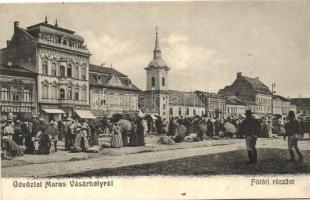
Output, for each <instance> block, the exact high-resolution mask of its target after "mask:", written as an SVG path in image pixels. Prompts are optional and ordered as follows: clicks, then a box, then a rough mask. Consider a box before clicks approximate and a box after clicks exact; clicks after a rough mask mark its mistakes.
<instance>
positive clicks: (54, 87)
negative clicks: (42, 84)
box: [51, 83, 57, 100]
mask: <svg viewBox="0 0 310 200" xmlns="http://www.w3.org/2000/svg"><path fill="white" fill-rule="evenodd" d="M51 99H53V100H56V99H57V83H54V84H53V85H52V88H51Z"/></svg>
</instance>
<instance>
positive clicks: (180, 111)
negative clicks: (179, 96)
mask: <svg viewBox="0 0 310 200" xmlns="http://www.w3.org/2000/svg"><path fill="white" fill-rule="evenodd" d="M179 115H180V116H181V115H182V108H180V107H179Z"/></svg>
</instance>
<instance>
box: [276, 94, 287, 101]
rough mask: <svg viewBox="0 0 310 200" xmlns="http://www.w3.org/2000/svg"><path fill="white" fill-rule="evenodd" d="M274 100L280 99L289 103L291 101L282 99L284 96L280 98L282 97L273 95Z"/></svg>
mask: <svg viewBox="0 0 310 200" xmlns="http://www.w3.org/2000/svg"><path fill="white" fill-rule="evenodd" d="M273 99H280V100H281V101H287V102H289V101H290V100H288V99H287V98H285V97H282V96H280V95H273Z"/></svg>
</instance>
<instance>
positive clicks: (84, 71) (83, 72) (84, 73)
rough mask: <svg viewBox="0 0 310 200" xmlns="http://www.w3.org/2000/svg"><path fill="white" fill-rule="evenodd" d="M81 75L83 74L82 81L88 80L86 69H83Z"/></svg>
mask: <svg viewBox="0 0 310 200" xmlns="http://www.w3.org/2000/svg"><path fill="white" fill-rule="evenodd" d="M81 74H82V80H86V68H85V67H83V68H82V70H81Z"/></svg>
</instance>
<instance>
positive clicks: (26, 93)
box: [23, 89, 31, 102]
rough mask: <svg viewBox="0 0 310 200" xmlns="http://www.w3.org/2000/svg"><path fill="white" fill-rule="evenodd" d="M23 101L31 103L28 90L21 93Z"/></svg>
mask: <svg viewBox="0 0 310 200" xmlns="http://www.w3.org/2000/svg"><path fill="white" fill-rule="evenodd" d="M23 100H24V101H25V102H29V101H31V95H30V90H29V89H24V91H23Z"/></svg>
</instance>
